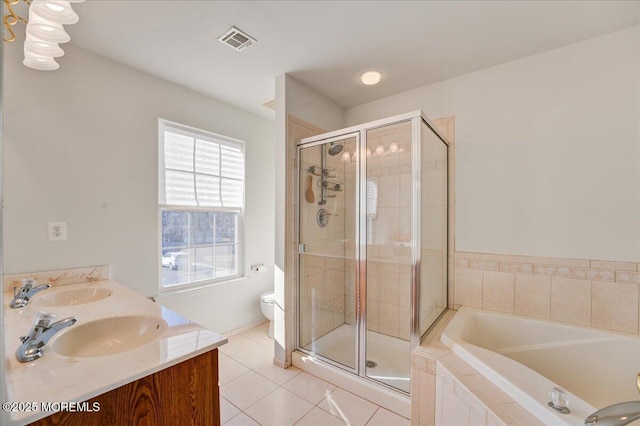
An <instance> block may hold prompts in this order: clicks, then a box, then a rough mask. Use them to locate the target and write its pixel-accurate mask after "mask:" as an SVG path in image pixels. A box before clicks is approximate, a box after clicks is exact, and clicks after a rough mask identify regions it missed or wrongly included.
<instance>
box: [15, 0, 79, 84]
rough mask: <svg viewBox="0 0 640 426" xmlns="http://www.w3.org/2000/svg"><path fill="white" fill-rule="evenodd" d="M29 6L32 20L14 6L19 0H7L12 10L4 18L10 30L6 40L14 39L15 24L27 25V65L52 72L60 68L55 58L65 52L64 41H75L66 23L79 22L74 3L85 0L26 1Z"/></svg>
mask: <svg viewBox="0 0 640 426" xmlns="http://www.w3.org/2000/svg"><path fill="white" fill-rule="evenodd" d="M23 1H24V2H25V3H26V4H28V5H29V15H28V16H29V20H28V21H27V20H25V19H24V18H22V17H20V16H18V15H17V14H16V13H15V12H14V11H13V9H12V7H11V6H14V5H16V4H17V3H18V2H19V0H4V3H5V7H6V9H7V11H8V13H7V15H5V17H4V20H3V22H4V25H5V28H6V30H7V32H8V33H9V35H10V36H9V38H5V39H4V41H8V42H11V41H14V40H15V33H14V30H13V28H12V27H13V26H14V25H15V24H16V23H18V22H23V23H25V24H26V37H25V41H24V61H23V62H22V63H23V64H24V65H26V66H28V67H29V68H33V69H36V70H43V71H51V70H56V69H58V68H60V65H59V64H58V63H57V62H56V60H55V59H54V58H59V57H60V56H62V55H64V50H62V49H61V48H60V46H59V44H60V43H67V42H68V41H70V40H71V37H69V34H67V32H66V31H65V29H64V27H63V25H71V24H75V23H76V22H78V19H79V18H78V15H77V14H76V12H75V11H74V10H73V8H72V7H71V3H81V2H83V1H84V0H66V1H63V0H30V1H29V0H23Z"/></svg>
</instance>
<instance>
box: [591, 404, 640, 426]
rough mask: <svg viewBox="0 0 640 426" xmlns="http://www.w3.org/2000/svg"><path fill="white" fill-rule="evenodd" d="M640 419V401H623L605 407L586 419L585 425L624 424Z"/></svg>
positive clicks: (622, 425) (617, 425) (616, 425)
mask: <svg viewBox="0 0 640 426" xmlns="http://www.w3.org/2000/svg"><path fill="white" fill-rule="evenodd" d="M638 419H640V401H629V402H621V403H619V404H613V405H610V406H608V407H604V408H602V409H600V410H598V411H596V412H595V413H593V414H592V415H590V416H589V417H587V418H586V419H584V424H585V426H624V425H627V424H629V423H631V422H633V421H635V420H638Z"/></svg>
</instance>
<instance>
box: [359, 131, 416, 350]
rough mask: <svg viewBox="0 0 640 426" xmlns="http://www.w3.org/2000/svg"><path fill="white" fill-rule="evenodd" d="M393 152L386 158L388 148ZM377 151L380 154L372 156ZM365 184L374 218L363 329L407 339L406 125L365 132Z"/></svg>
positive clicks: (408, 170)
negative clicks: (372, 196)
mask: <svg viewBox="0 0 640 426" xmlns="http://www.w3.org/2000/svg"><path fill="white" fill-rule="evenodd" d="M394 142H395V143H396V144H397V145H398V151H397V152H389V151H390V146H391V144H392V143H394ZM379 145H382V146H383V147H384V149H385V154H383V155H376V154H375V151H376V148H377V147H378V146H379ZM367 147H368V148H369V149H370V150H371V152H372V155H371V156H369V157H368V158H367V179H370V180H372V181H373V182H374V183H375V184H376V186H377V195H378V198H377V208H376V213H375V216H373V217H372V218H370V219H368V221H369V224H368V226H370V232H369V235H368V237H367V239H368V242H369V244H368V245H367V329H368V330H370V331H375V332H378V333H382V334H386V335H389V336H393V337H397V338H400V339H405V340H406V339H409V337H410V335H411V332H410V318H411V311H410V309H411V241H412V240H411V238H412V227H411V214H412V209H411V202H412V200H411V190H412V175H411V125H410V124H409V123H403V124H400V125H392V126H387V127H383V128H380V129H375V130H372V131H369V133H368V134H367Z"/></svg>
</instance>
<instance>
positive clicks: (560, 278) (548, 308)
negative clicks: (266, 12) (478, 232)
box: [454, 252, 640, 334]
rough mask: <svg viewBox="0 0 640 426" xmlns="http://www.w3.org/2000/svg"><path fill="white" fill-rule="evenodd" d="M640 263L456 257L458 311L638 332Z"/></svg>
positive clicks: (458, 254)
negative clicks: (461, 308)
mask: <svg viewBox="0 0 640 426" xmlns="http://www.w3.org/2000/svg"><path fill="white" fill-rule="evenodd" d="M639 292H640V263H636V262H613V261H601V260H589V259H562V258H547V257H531V256H514V255H497V254H486V253H466V252H456V254H455V282H454V307H455V308H456V309H457V308H458V307H459V306H470V307H475V308H482V309H487V310H492V311H499V312H507V313H515V314H518V315H524V316H529V317H535V318H542V319H550V320H553V321H562V322H567V323H571V324H577V325H586V326H591V327H596V328H602V329H607V330H614V331H621V332H626V333H636V334H637V333H638V332H639V316H638V312H639Z"/></svg>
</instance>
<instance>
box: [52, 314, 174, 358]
mask: <svg viewBox="0 0 640 426" xmlns="http://www.w3.org/2000/svg"><path fill="white" fill-rule="evenodd" d="M166 329H167V323H166V322H165V321H164V320H163V319H161V318H156V317H149V316H127V317H115V318H105V319H101V320H97V321H92V322H88V323H86V324H78V323H76V324H75V325H73V326H71V327H69V328H68V329H66V330H65V331H63V332H61V334H60V335H59V336H58V337H57V338H56V339H55V340H54V341H53V342H52V344H51V350H52V351H53V352H56V353H58V354H59V355H63V356H68V357H77V358H92V357H99V356H107V355H113V354H117V353H120V352H126V351H129V350H132V349H136V348H138V347H140V346H143V345H145V344H147V343H149V342H151V341H152V340H154V339H155V338H157V337H158V336H160V335H161V334H162V333H164V331H165V330H166Z"/></svg>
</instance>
